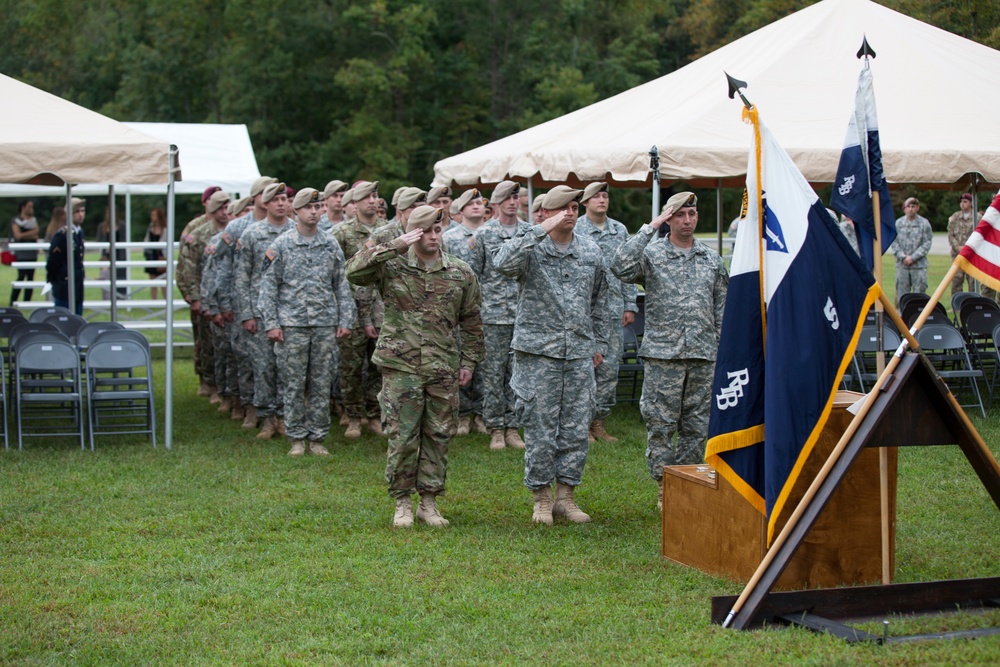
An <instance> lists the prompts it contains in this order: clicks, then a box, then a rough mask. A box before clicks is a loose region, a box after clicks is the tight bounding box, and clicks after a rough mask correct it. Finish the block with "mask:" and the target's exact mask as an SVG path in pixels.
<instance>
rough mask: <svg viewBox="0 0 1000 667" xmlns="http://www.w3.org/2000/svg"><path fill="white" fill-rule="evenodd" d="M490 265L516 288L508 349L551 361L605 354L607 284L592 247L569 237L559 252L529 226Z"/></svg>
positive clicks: (597, 251) (608, 319)
mask: <svg viewBox="0 0 1000 667" xmlns="http://www.w3.org/2000/svg"><path fill="white" fill-rule="evenodd" d="M493 264H494V266H496V269H497V271H499V272H500V273H502V274H503V275H505V276H507V277H508V278H513V279H515V280H517V281H518V283H519V284H520V287H521V289H520V292H519V293H518V297H517V318H516V320H515V321H514V338H513V340H512V341H511V348H513V349H515V350H519V351H521V352H529V353H531V354H540V355H543V356H546V357H552V358H553V359H583V358H588V357H592V356H594V354H595V353H600V354H602V355H606V354H607V353H608V341H609V336H608V334H609V333H610V331H611V327H610V322H611V311H610V310H609V308H608V281H607V278H606V277H605V275H606V274H605V268H604V259H603V258H602V257H601V249H600V248H599V247H598V246H597V244H596V243H594V242H593V241H591V240H589V239H587V238H584V237H582V236H579V235H577V234H574V235H573V240H572V241H571V242H570V246H569V249H568V250H567V251H566V252H565V253H562V252H560V251H559V250H558V249H557V248H556V246H555V244H554V243H553V242H552V239H551V238H550V237H549V235H548V234H547V233H546V232H545V230H544V229H542V228H541V227H539V226H534V227H531V228H529V230H528V232H527V233H526V234H522V235H521V236H517V237H515V238H513V239H511V240H509V241H507V242H506V243H504V244H503V246H502V247H501V248H500V250H499V251H498V252H497V254H496V256H495V257H494V258H493Z"/></svg>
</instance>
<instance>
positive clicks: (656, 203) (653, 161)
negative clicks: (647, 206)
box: [649, 146, 660, 220]
mask: <svg viewBox="0 0 1000 667" xmlns="http://www.w3.org/2000/svg"><path fill="white" fill-rule="evenodd" d="M649 170H650V171H651V172H653V214H652V216H651V217H650V220H655V219H656V217H657V216H658V215H660V151H659V149H657V148H656V146H653V147H652V148H650V149H649Z"/></svg>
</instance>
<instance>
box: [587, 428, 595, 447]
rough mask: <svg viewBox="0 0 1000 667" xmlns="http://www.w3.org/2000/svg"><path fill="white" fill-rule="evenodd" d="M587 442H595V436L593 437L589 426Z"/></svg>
mask: <svg viewBox="0 0 1000 667" xmlns="http://www.w3.org/2000/svg"><path fill="white" fill-rule="evenodd" d="M587 442H589V443H590V444H594V443H595V442H597V438H595V437H594V433H593V431H591V430H590V429H589V428H588V429H587Z"/></svg>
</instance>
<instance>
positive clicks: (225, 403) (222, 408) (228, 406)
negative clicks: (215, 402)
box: [219, 396, 233, 413]
mask: <svg viewBox="0 0 1000 667" xmlns="http://www.w3.org/2000/svg"><path fill="white" fill-rule="evenodd" d="M232 409H233V399H231V398H230V397H228V396H223V397H222V402H221V403H219V412H222V413H226V412H229V411H230V410H232Z"/></svg>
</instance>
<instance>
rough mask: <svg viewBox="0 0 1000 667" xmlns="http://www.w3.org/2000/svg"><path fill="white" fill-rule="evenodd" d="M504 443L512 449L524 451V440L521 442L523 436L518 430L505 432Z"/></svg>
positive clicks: (512, 429)
mask: <svg viewBox="0 0 1000 667" xmlns="http://www.w3.org/2000/svg"><path fill="white" fill-rule="evenodd" d="M503 441H504V442H505V443H506V444H507V446H508V447H510V448H511V449H524V440H521V435H520V434H519V433H518V432H517V429H516V428H508V429H506V430H505V431H504V435H503Z"/></svg>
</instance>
